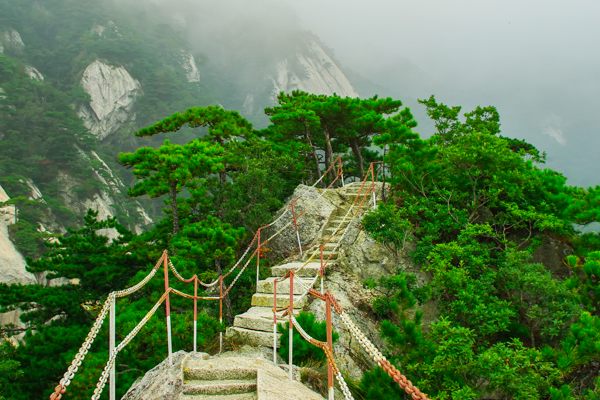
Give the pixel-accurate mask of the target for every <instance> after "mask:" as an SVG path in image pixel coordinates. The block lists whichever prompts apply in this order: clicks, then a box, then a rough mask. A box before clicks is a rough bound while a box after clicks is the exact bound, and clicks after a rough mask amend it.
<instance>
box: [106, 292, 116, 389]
mask: <svg viewBox="0 0 600 400" xmlns="http://www.w3.org/2000/svg"><path fill="white" fill-rule="evenodd" d="M116 315H117V298H116V296H113V298H112V301H111V305H110V312H109V326H108V330H109V335H108V336H109V338H108V355H109V357H110V355H112V353H113V352H114V351H115V347H116V342H115V336H116V335H115V323H116ZM116 378H117V374H116V371H115V364H113V366H112V367H111V369H110V378H109V381H110V384H109V394H108V396H109V399H110V400H116V398H117V397H116V394H115V393H116V389H117V381H116Z"/></svg>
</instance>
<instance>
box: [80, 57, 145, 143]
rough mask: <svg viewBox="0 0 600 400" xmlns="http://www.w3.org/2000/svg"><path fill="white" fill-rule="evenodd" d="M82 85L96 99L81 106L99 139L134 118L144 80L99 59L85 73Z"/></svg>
mask: <svg viewBox="0 0 600 400" xmlns="http://www.w3.org/2000/svg"><path fill="white" fill-rule="evenodd" d="M81 86H82V88H83V90H85V91H86V93H88V94H89V95H90V97H91V99H92V101H91V102H90V103H89V105H87V104H86V105H83V106H82V107H81V108H80V109H79V116H80V117H82V118H83V121H84V124H85V126H86V127H87V128H88V129H89V130H90V131H91V132H92V133H93V134H94V135H96V136H97V137H98V138H99V139H104V138H105V137H107V136H108V135H110V134H112V133H114V132H115V131H116V130H117V129H119V127H120V126H121V124H123V123H124V122H126V121H127V120H131V119H133V118H134V116H132V115H131V112H132V108H133V105H134V103H135V99H136V97H137V96H138V94H139V93H140V83H139V82H138V81H137V80H135V79H133V78H132V77H131V75H129V72H127V70H126V69H125V68H123V67H113V66H110V65H108V64H105V63H104V62H102V61H99V60H96V61H94V62H93V63H92V64H90V65H89V66H88V67H87V68H86V69H85V71H84V72H83V77H82V78H81Z"/></svg>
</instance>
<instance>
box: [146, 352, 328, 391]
mask: <svg viewBox="0 0 600 400" xmlns="http://www.w3.org/2000/svg"><path fill="white" fill-rule="evenodd" d="M174 368H177V366H176V365H175V366H174ZM179 371H180V372H179V374H178V378H179V384H175V380H173V381H172V384H171V386H172V388H173V389H174V390H176V391H177V392H178V393H177V395H175V396H171V397H169V396H162V395H161V394H160V393H156V392H154V393H153V395H152V397H151V398H154V399H158V398H161V399H162V398H165V399H166V398H169V399H171V398H173V399H177V400H324V399H323V397H322V396H320V395H319V394H317V393H315V392H313V391H312V390H310V389H308V388H307V387H305V386H304V385H302V384H301V383H299V382H295V381H290V380H289V378H288V376H287V374H286V373H285V371H283V370H282V369H281V368H279V367H278V366H277V365H275V364H273V362H271V361H270V360H266V359H265V358H263V354H262V353H260V351H259V352H257V351H256V350H254V348H252V347H249V346H245V347H243V348H241V349H239V350H237V351H235V352H228V353H223V354H221V355H218V356H209V355H208V354H206V353H188V354H187V355H186V356H185V357H184V359H183V360H182V361H181V363H180V365H179ZM164 372H165V371H163V375H164ZM154 380H156V378H155V379H154ZM165 383H166V382H165ZM167 386H168V383H167ZM176 387H178V388H177V389H176ZM148 389H149V391H150V390H151V389H150V388H148ZM148 398H150V397H149V396H148V392H146V393H142V392H140V393H139V399H141V400H146V399H148Z"/></svg>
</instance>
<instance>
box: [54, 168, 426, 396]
mask: <svg viewBox="0 0 600 400" xmlns="http://www.w3.org/2000/svg"><path fill="white" fill-rule="evenodd" d="M377 164H380V163H372V164H371V165H370V167H369V170H368V171H367V174H366V176H365V178H364V180H363V183H362V185H361V187H360V190H359V193H358V194H357V196H356V198H355V199H354V202H353V203H352V205H351V207H350V208H349V210H348V212H347V213H346V215H345V216H344V217H343V219H342V222H340V223H339V224H338V226H337V228H335V229H334V232H333V233H332V234H331V235H330V236H329V238H327V239H326V240H325V241H324V243H322V244H321V245H320V246H319V247H318V248H316V249H315V250H314V251H313V253H312V255H311V256H310V257H309V258H308V260H307V261H306V262H305V263H304V264H303V265H302V266H301V267H300V268H298V269H296V270H290V271H289V272H288V273H287V274H286V275H285V276H284V277H283V278H281V279H275V281H274V305H273V329H274V330H273V347H274V358H276V354H275V349H276V348H277V332H276V327H277V312H281V311H284V310H285V312H284V314H283V315H281V317H282V318H283V317H285V316H286V315H287V316H288V320H289V328H290V359H289V364H290V368H289V371H290V379H292V371H293V370H292V361H293V360H292V352H293V342H292V337H293V335H292V333H293V327H294V326H296V329H297V330H298V331H299V332H300V334H301V335H302V337H304V338H305V339H306V340H308V341H309V342H310V343H312V344H314V345H316V346H318V347H320V348H321V349H323V351H324V352H325V354H326V357H327V360H328V381H329V397H330V399H333V380H334V378H335V379H336V380H337V381H338V383H339V386H340V388H341V390H342V392H343V394H344V396H345V398H346V399H352V395H351V393H350V390H349V389H348V386H347V385H346V383H345V381H344V379H343V377H342V375H341V373H340V371H339V368H338V367H337V365H336V363H335V359H334V354H333V344H332V340H331V339H332V338H331V335H332V330H331V305H334V308H335V309H336V311H338V308H340V307H339V305H338V304H337V301H335V299H334V298H333V296H332V295H331V294H330V292H327V293H325V294H324V292H323V290H324V287H323V276H324V270H325V267H326V266H327V264H328V263H329V261H330V259H331V256H332V255H333V253H334V252H335V251H336V250H337V248H338V247H339V246H340V244H341V243H342V241H343V239H344V237H345V235H346V234H347V232H348V230H349V228H350V226H351V222H352V221H354V220H355V219H356V218H357V217H358V215H359V212H360V210H361V208H362V206H363V203H364V202H365V199H366V198H367V196H368V193H369V192H371V193H372V195H373V206H375V205H376V196H375V181H376V173H375V165H377ZM336 166H337V168H336V174H335V178H334V179H333V181H332V182H331V183H330V184H329V186H327V188H325V189H324V190H322V191H320V193H319V195H318V196H316V198H314V199H313V200H312V202H310V203H309V204H308V205H306V206H305V207H304V210H303V211H302V212H301V213H299V214H298V215H296V207H295V204H296V202H297V201H298V200H299V199H300V198H302V197H304V196H305V195H306V194H307V193H308V192H309V191H311V190H312V189H313V188H315V187H316V186H317V185H318V184H319V183H320V182H321V181H322V180H323V179H324V178H325V177H326V176H328V175H329V174H330V172H331V171H332V169H333V168H334V167H336ZM369 174H370V176H371V178H372V182H371V185H370V187H369V189H368V190H367V191H366V192H365V194H364V195H363V198H362V200H361V201H360V204H358V206H357V205H356V203H357V202H358V199H359V198H360V196H361V194H362V191H363V189H364V187H365V184H366V182H367V181H368V177H369ZM340 178H341V181H342V185H344V179H343V169H342V163H341V157H338V159H337V160H336V162H334V163H332V164H331V165H330V166H329V168H328V169H327V170H326V171H325V173H324V174H323V175H322V176H321V178H320V179H319V180H317V181H316V182H315V183H314V184H313V185H312V186H311V187H309V188H308V189H307V190H306V191H305V192H304V193H303V194H301V195H300V196H298V197H297V198H295V199H293V200H292V201H291V202H290V204H289V205H288V207H286V209H285V210H284V211H283V212H282V213H281V215H279V217H277V218H276V219H275V220H274V221H273V222H271V223H270V224H268V225H265V226H263V227H261V228H259V229H258V230H257V232H256V234H255V235H254V237H253V238H252V241H251V242H250V244H249V245H248V247H247V248H246V250H245V251H244V253H243V254H242V256H241V257H240V258H239V259H238V260H237V262H236V263H234V264H233V266H232V267H231V268H230V269H229V270H228V271H227V272H226V273H225V274H222V275H221V276H219V277H217V278H216V279H215V280H214V281H213V282H211V283H204V282H202V281H201V280H200V279H199V277H198V275H194V276H192V277H191V278H187V279H186V278H184V277H183V276H181V274H180V273H179V272H178V271H177V269H176V268H175V266H174V265H173V263H172V261H171V259H170V258H169V256H168V254H167V251H166V250H165V251H164V252H163V253H162V255H161V257H160V259H159V260H158V262H157V263H156V265H155V266H154V268H153V269H152V270H151V271H150V273H149V274H148V275H147V276H146V277H145V278H144V279H143V280H142V281H140V282H139V283H138V284H136V285H134V286H132V287H131V288H128V289H125V290H121V291H115V292H112V293H110V294H109V295H108V297H107V299H106V301H105V303H104V305H103V307H102V309H101V310H100V313H99V314H98V316H97V318H96V320H95V322H94V324H93V326H92V329H91V330H90V332H89V334H88V336H87V338H86V340H85V341H84V342H83V344H82V346H81V348H80V349H79V352H78V353H77V354H76V356H75V357H74V359H73V361H72V362H71V365H70V366H69V368H68V369H67V372H66V373H65V374H64V376H63V378H62V379H61V380H60V383H59V385H58V386H56V388H55V390H54V393H52V394H51V395H50V399H51V400H60V399H61V398H62V395H63V394H64V393H65V392H66V390H67V387H68V386H69V385H70V383H71V381H72V379H73V378H74V376H75V374H76V373H77V371H78V369H79V367H80V366H81V365H82V363H83V360H84V359H85V356H86V355H87V353H88V351H89V349H90V348H91V345H92V343H93V342H94V340H95V339H96V337H97V335H98V333H99V331H100V329H101V327H102V325H103V322H104V319H105V318H106V316H107V314H108V315H109V359H108V361H107V363H106V365H105V367H104V369H103V371H102V373H101V375H100V378H99V380H98V383H97V385H96V389H95V390H94V394H93V395H92V400H97V399H99V398H100V395H101V393H102V391H103V389H104V387H105V385H106V382H107V381H109V388H110V389H109V398H110V399H111V400H114V399H115V389H116V379H115V378H116V373H115V361H116V357H117V355H118V353H119V352H120V351H121V350H122V349H123V348H124V347H125V346H127V344H128V343H129V342H130V341H131V340H132V339H133V338H134V337H135V336H136V335H137V334H138V333H139V331H140V330H141V329H142V327H143V326H144V325H145V324H146V323H147V322H148V320H149V319H150V318H151V317H152V316H153V315H154V313H155V312H156V311H157V310H158V308H159V307H160V306H161V305H162V304H163V303H165V307H166V322H167V346H168V360H169V364H170V365H172V363H173V360H172V353H173V351H172V337H171V316H170V298H169V297H170V294H171V293H173V294H175V295H178V296H181V297H183V298H187V299H192V300H194V327H193V329H194V334H193V348H194V352H195V351H196V350H197V316H198V305H197V302H198V300H219V322H220V323H222V322H223V299H224V298H225V296H227V294H228V293H229V291H230V290H231V289H232V288H233V287H234V285H235V284H236V282H237V281H238V279H239V278H240V276H241V275H242V273H243V272H244V271H245V270H246V269H247V267H248V266H249V265H250V262H251V261H252V260H253V259H254V257H255V256H256V263H257V264H256V268H257V270H256V279H257V281H256V283H257V284H256V287H257V289H258V282H259V278H260V275H259V273H260V251H261V247H263V246H265V245H266V244H267V243H268V242H270V241H271V240H273V239H274V238H275V237H277V236H278V235H280V234H281V233H282V232H283V231H284V230H285V229H287V228H289V227H290V226H292V224H293V226H294V229H295V232H296V238H297V240H298V247H299V251H300V254H301V255H302V254H303V253H302V242H301V240H300V234H299V230H298V220H299V219H300V218H301V217H302V216H303V215H304V214H305V213H306V212H307V211H308V210H309V209H310V208H312V207H313V206H314V205H315V204H316V202H317V201H318V200H319V199H320V198H322V197H323V196H324V195H325V194H326V193H327V191H328V190H330V189H331V188H332V187H333V185H335V183H336V182H337V181H338V180H339V179H340ZM290 212H291V220H290V221H289V222H288V223H287V224H286V225H284V226H283V227H282V228H280V229H279V230H278V231H277V232H275V233H274V234H273V235H271V236H270V237H268V238H267V240H265V241H263V242H261V231H263V230H265V229H267V228H269V227H271V226H273V225H275V224H276V223H277V222H279V221H280V220H281V219H283V218H284V217H285V216H286V215H288V214H289V213H290ZM348 217H350V220H349V223H348V225H347V227H346V229H344V232H343V233H342V236H341V238H340V239H339V241H338V243H337V244H336V245H335V247H334V248H333V250H332V251H331V254H330V255H329V257H328V258H327V259H326V260H324V257H323V246H324V245H326V244H327V243H329V241H330V240H331V239H332V238H333V237H334V236H335V235H336V234H337V233H338V231H339V230H340V229H341V226H342V225H343V224H344V223H345V221H346V219H347V218H348ZM255 243H256V248H255V250H254V251H253V252H252V253H250V251H251V249H252V248H253V247H254V244H255ZM319 253H320V256H321V268H320V269H319V272H318V273H317V274H316V275H315V276H314V277H313V279H312V280H311V282H310V283H309V284H305V283H304V282H302V280H301V279H298V282H299V284H300V285H301V286H302V288H303V293H302V294H301V296H300V297H298V298H297V299H295V298H294V290H293V285H294V277H295V276H297V272H298V271H300V270H302V269H303V268H305V267H306V265H307V264H308V263H310V262H311V261H312V260H313V259H314V258H315V257H316V256H317V255H318V254H319ZM248 255H249V257H248V258H247V260H246V261H245V262H244V260H245V259H246V257H247V256H248ZM161 264H163V266H164V281H165V291H164V293H163V294H162V296H161V297H160V299H159V301H158V302H156V304H155V305H154V306H153V307H152V309H151V310H150V311H148V313H147V314H146V315H145V316H144V318H143V319H142V320H141V321H140V322H139V323H138V324H137V325H136V326H135V328H134V329H133V330H132V331H131V332H130V333H129V334H128V335H127V336H126V337H125V338H124V339H123V341H122V342H121V343H119V344H118V345H117V344H116V340H115V339H116V337H115V320H116V305H117V303H116V299H117V298H122V297H126V296H129V295H130V294H132V293H135V292H137V291H138V290H140V289H141V288H143V287H144V286H145V285H146V284H147V283H148V282H149V281H150V280H151V279H152V278H153V277H154V276H155V275H156V273H157V272H158V269H159V267H160V265H161ZM242 265H243V266H242ZM238 268H239V269H240V271H239V272H238V273H237V275H236V276H235V278H234V279H233V280H232V282H231V283H230V284H229V286H228V287H227V288H224V279H225V278H227V277H228V276H229V275H230V274H232V273H233V271H234V270H235V269H238ZM169 271H171V272H172V273H173V274H174V276H175V277H176V279H177V280H178V281H180V282H183V283H193V284H194V294H193V295H191V294H187V293H185V292H182V291H180V290H178V289H176V288H173V287H171V286H170V285H169V276H168V274H169ZM319 277H320V278H321V293H319V292H317V291H316V290H314V289H313V287H314V284H315V283H316V281H317V280H318V278H319ZM286 279H290V300H289V304H288V307H283V308H281V309H278V308H277V283H281V282H283V281H285V280H286ZM198 285H200V286H202V287H204V288H207V289H208V288H212V287H215V286H216V285H219V296H218V297H216V296H198ZM308 294H312V295H313V296H316V297H318V298H320V299H322V300H324V301H325V302H326V308H327V311H326V319H327V321H328V322H327V335H328V342H327V343H323V342H319V341H317V340H315V339H314V338H311V337H310V336H309V335H308V334H307V333H306V332H305V331H304V330H303V329H302V327H301V326H300V325H299V324H298V322H297V321H296V319H295V317H294V312H293V309H294V305H295V304H296V303H298V302H299V301H301V300H302V299H303V298H304V297H305V296H307V295H308ZM336 307H337V308H336ZM340 310H341V308H340ZM338 314H340V318H341V319H342V321H343V322H344V324H345V325H346V327H347V328H348V329H349V330H350V331H351V332H352V334H353V335H354V336H355V337H357V340H358V341H359V342H360V343H361V345H363V347H364V348H365V350H366V351H367V352H368V353H369V354H370V355H371V356H372V357H374V360H375V361H376V362H378V363H379V364H380V365H381V366H382V368H384V370H386V372H388V374H389V375H390V376H392V378H393V379H394V380H395V381H396V382H398V384H399V385H400V387H402V388H403V389H404V390H405V391H406V392H407V393H409V394H411V395H412V397H413V399H415V400H416V399H422V400H424V399H427V397H426V396H425V395H424V394H422V393H421V392H419V390H418V389H417V388H415V387H414V386H412V383H411V382H410V381H408V380H407V379H406V378H405V377H404V376H403V375H401V374H400V373H399V372H398V371H397V370H396V369H395V367H394V366H392V365H391V364H390V363H389V361H387V360H385V357H383V356H382V355H381V353H380V352H379V350H377V348H376V347H375V346H374V345H373V344H372V343H371V342H370V341H368V339H366V337H365V336H364V335H363V334H362V333H361V332H360V331H358V330H357V329H358V328H356V326H355V325H354V324H353V323H352V321H351V320H350V319H349V318H348V317H347V315H345V314H344V313H343V311H340V312H338ZM361 335H362V336H361ZM222 349H223V332H220V338H219V350H220V351H222ZM415 396H417V397H415ZM419 396H420V397H419Z"/></svg>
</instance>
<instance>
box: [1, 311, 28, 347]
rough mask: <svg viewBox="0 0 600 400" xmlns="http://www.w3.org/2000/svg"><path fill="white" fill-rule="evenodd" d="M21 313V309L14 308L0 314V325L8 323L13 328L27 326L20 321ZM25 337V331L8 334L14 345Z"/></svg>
mask: <svg viewBox="0 0 600 400" xmlns="http://www.w3.org/2000/svg"><path fill="white" fill-rule="evenodd" d="M21 315H23V311H21V310H19V309H16V310H12V311H8V312H5V313H2V314H0V327H2V326H7V325H10V326H11V327H12V328H13V329H24V328H26V327H27V325H25V324H24V323H23V322H22V321H21ZM24 337H25V331H22V332H19V333H17V334H16V335H11V336H9V338H8V340H10V341H11V342H12V343H13V344H14V345H15V346H18V345H19V341H20V340H22V339H23V338H24Z"/></svg>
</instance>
